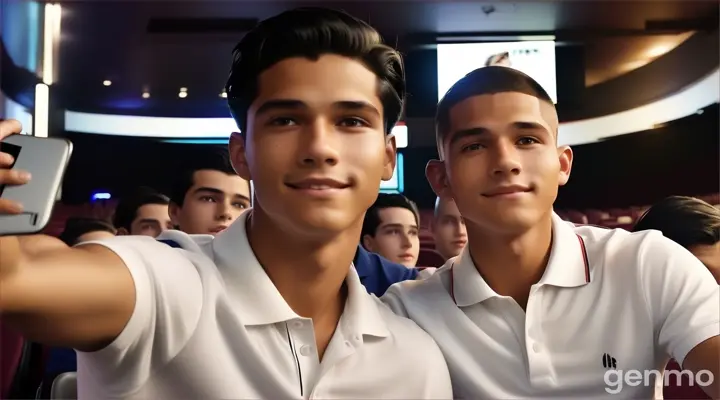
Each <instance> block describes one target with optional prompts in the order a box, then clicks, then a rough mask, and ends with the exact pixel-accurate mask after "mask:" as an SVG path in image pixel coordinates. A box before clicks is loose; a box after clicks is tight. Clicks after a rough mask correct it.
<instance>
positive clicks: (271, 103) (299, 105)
mask: <svg viewBox="0 0 720 400" xmlns="http://www.w3.org/2000/svg"><path fill="white" fill-rule="evenodd" d="M333 107H336V108H340V109H345V110H352V111H357V110H364V111H369V112H372V113H374V114H377V115H378V116H379V115H380V111H378V109H377V108H375V106H373V105H372V104H370V103H368V102H365V101H353V100H343V101H336V102H335V103H333ZM303 108H307V104H305V103H304V102H302V101H300V100H293V99H278V100H268V101H266V102H265V103H263V104H262V105H261V106H260V107H258V109H257V111H255V115H261V114H265V113H268V112H270V111H275V110H297V109H303Z"/></svg>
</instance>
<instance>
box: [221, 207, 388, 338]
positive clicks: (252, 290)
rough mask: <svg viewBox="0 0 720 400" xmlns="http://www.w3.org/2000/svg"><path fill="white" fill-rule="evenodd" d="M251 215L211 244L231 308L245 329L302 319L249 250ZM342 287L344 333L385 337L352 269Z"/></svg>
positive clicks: (374, 306)
mask: <svg viewBox="0 0 720 400" xmlns="http://www.w3.org/2000/svg"><path fill="white" fill-rule="evenodd" d="M250 212H251V211H247V212H244V213H243V214H242V215H241V216H240V217H238V219H237V220H235V222H234V223H233V224H232V225H231V226H230V227H229V228H228V229H226V230H225V231H223V232H221V233H220V234H218V235H217V236H216V237H215V239H214V240H213V243H212V248H213V253H214V256H215V257H214V258H215V264H216V265H217V268H218V270H220V273H221V275H222V276H223V280H224V283H225V286H226V291H227V294H228V296H229V297H230V298H231V301H232V303H233V304H232V306H233V307H234V308H235V309H236V310H237V313H238V314H239V315H240V316H241V317H242V320H243V323H244V325H269V324H274V323H278V322H285V321H290V320H293V319H299V318H302V317H301V316H299V315H297V314H296V313H295V312H294V311H293V310H292V309H291V308H290V306H289V305H288V304H287V302H286V301H285V299H284V298H283V297H282V295H281V294H280V292H279V291H278V290H277V288H276V287H275V285H274V284H273V283H272V280H270V277H269V276H268V275H267V273H266V272H265V270H264V269H263V267H262V266H261V265H260V262H259V261H258V259H257V257H255V253H254V252H253V251H252V248H251V247H250V242H249V241H248V238H247V231H246V222H247V218H248V216H249V215H250ZM345 283H346V285H347V288H348V298H347V302H346V303H345V309H344V310H343V317H342V318H341V324H343V325H344V328H346V329H343V330H344V331H346V332H354V333H357V334H359V335H373V336H380V337H385V336H388V334H389V333H388V329H387V326H386V324H385V321H384V320H383V319H382V316H381V315H380V311H379V310H378V305H377V304H376V303H375V301H374V300H373V298H372V297H371V296H370V295H368V294H367V291H366V290H365V287H364V286H363V285H362V283H361V282H360V278H359V277H358V273H357V272H356V271H355V268H354V267H353V266H352V265H351V266H349V268H348V275H347V278H345ZM348 329H349V331H348Z"/></svg>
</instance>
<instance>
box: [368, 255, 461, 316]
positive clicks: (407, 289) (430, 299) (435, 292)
mask: <svg viewBox="0 0 720 400" xmlns="http://www.w3.org/2000/svg"><path fill="white" fill-rule="evenodd" d="M451 261H452V259H451V260H448V262H447V263H446V264H445V265H444V266H442V267H440V268H433V269H432V272H431V273H427V274H428V275H429V276H427V277H423V279H420V280H406V281H402V282H398V283H396V284H394V285H392V286H390V288H389V289H388V290H387V292H385V294H384V295H383V296H382V298H381V301H382V302H383V303H385V304H386V305H387V306H388V307H389V308H390V309H391V310H393V312H395V313H396V314H398V315H403V316H407V315H408V305H412V306H413V307H412V308H415V306H417V307H420V308H423V309H424V308H427V307H429V306H431V305H432V303H434V302H436V301H440V300H442V299H444V298H445V297H448V296H449V295H448V290H447V285H448V282H449V278H448V277H449V275H448V274H449V273H450V270H451V267H452V262H451ZM425 271H427V270H424V271H423V274H425Z"/></svg>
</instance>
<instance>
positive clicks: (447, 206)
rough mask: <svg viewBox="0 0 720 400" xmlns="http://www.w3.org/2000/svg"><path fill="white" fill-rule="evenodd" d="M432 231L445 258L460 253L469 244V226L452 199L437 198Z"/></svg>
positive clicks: (436, 248)
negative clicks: (466, 226)
mask: <svg viewBox="0 0 720 400" xmlns="http://www.w3.org/2000/svg"><path fill="white" fill-rule="evenodd" d="M431 229H432V233H433V239H434V241H435V250H437V252H438V253H440V255H441V256H443V258H445V260H448V259H451V258H453V257H455V256H457V255H459V254H460V253H461V252H462V250H463V248H465V245H466V244H467V228H465V221H464V220H463V218H462V215H460V210H458V208H457V205H456V204H455V201H454V200H452V199H441V198H440V197H438V198H437V200H435V213H434V215H433V221H432V228H431Z"/></svg>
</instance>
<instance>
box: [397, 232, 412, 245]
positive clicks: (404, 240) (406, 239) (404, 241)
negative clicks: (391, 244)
mask: <svg viewBox="0 0 720 400" xmlns="http://www.w3.org/2000/svg"><path fill="white" fill-rule="evenodd" d="M401 237H402V242H401V244H400V245H401V246H402V248H403V249H409V248H411V247H412V241H411V240H410V235H409V234H407V233H403V234H402V235H401Z"/></svg>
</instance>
